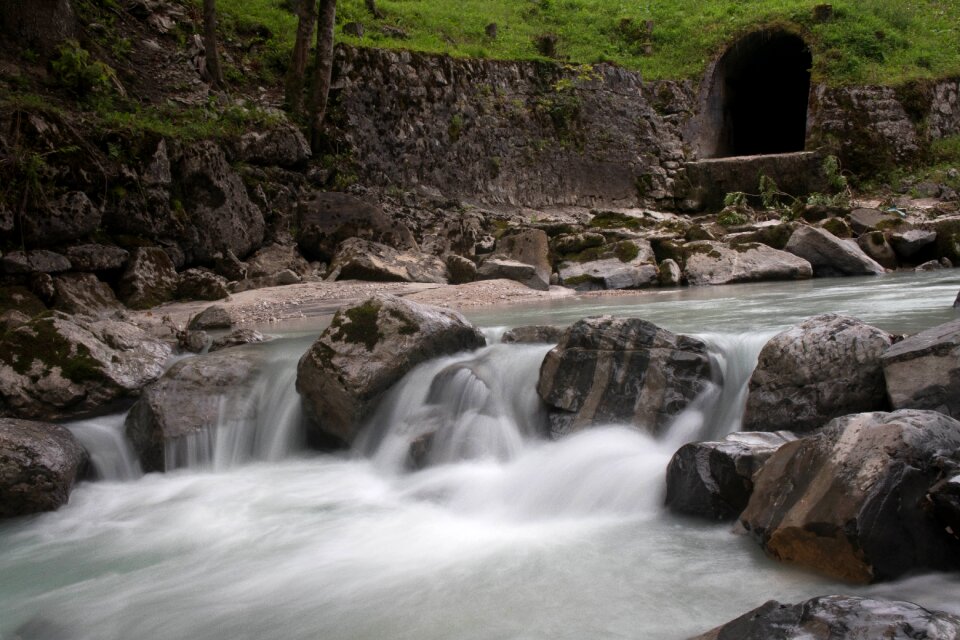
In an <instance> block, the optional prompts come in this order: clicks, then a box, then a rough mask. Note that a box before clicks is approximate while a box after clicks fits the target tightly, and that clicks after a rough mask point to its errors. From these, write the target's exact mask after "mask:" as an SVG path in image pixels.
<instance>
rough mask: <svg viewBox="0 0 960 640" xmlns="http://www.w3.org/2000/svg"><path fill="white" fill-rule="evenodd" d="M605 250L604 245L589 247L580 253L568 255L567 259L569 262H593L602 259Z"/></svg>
mask: <svg viewBox="0 0 960 640" xmlns="http://www.w3.org/2000/svg"><path fill="white" fill-rule="evenodd" d="M604 251H605V249H604V247H587V248H586V249H584V250H583V251H580V252H579V253H574V254H571V255H568V256H567V257H566V260H567V261H569V262H579V263H581V264H583V263H584V262H593V261H594V260H600V259H601V258H602V257H603V253H604Z"/></svg>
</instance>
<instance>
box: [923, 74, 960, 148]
mask: <svg viewBox="0 0 960 640" xmlns="http://www.w3.org/2000/svg"><path fill="white" fill-rule="evenodd" d="M932 94H933V95H932V100H931V105H930V116H929V118H928V120H927V135H928V136H929V137H930V139H931V140H939V139H940V138H946V137H947V136H955V135H960V78H953V79H951V80H944V81H943V82H940V83H938V84H937V85H936V86H934V88H933V91H932Z"/></svg>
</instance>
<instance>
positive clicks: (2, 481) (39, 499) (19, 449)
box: [0, 418, 87, 518]
mask: <svg viewBox="0 0 960 640" xmlns="http://www.w3.org/2000/svg"><path fill="white" fill-rule="evenodd" d="M86 466H87V452H86V451H85V450H84V448H83V447H82V446H81V445H80V443H79V442H77V439H76V438H74V437H73V434H72V433H70V432H69V431H68V430H67V429H66V428H65V427H62V426H60V425H57V424H47V423H43V422H30V421H28V420H15V419H11V418H0V518H9V517H13V516H24V515H28V514H31V513H38V512H41V511H53V510H54V509H58V508H59V507H61V506H62V505H64V504H66V502H67V500H68V498H69V497H70V491H71V489H72V488H73V485H74V483H75V482H76V481H77V479H78V478H79V477H80V476H82V475H83V473H84V471H85V469H86Z"/></svg>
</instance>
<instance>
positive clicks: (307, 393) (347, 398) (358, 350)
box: [297, 295, 486, 443]
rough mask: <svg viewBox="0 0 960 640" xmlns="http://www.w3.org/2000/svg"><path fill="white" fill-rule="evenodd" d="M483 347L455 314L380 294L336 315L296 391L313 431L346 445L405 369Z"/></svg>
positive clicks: (301, 371)
mask: <svg viewBox="0 0 960 640" xmlns="http://www.w3.org/2000/svg"><path fill="white" fill-rule="evenodd" d="M485 343H486V341H485V340H484V338H483V335H482V334H481V333H480V332H479V331H478V330H477V329H476V328H475V327H473V325H471V324H470V323H469V322H467V320H466V319H465V318H464V317H463V316H462V315H461V314H459V313H457V312H456V311H451V310H449V309H441V308H439V307H432V306H428V305H422V304H417V303H415V302H411V301H409V300H404V299H402V298H398V297H396V296H389V295H377V296H374V297H372V298H369V299H367V300H365V301H363V302H362V303H360V304H356V305H353V306H351V307H346V308H343V309H340V310H339V311H338V312H337V313H336V315H335V316H334V317H333V321H332V322H331V323H330V326H329V327H328V328H327V329H326V330H325V331H324V332H323V333H322V334H321V335H320V337H319V338H318V339H317V340H316V341H315V342H314V343H313V345H312V346H311V347H310V350H309V351H307V353H305V354H304V356H303V357H302V358H301V359H300V363H299V364H298V366H297V390H298V391H299V392H300V394H301V395H302V396H303V399H304V405H305V409H306V412H307V414H308V415H309V416H310V417H311V418H312V419H313V420H314V422H315V423H316V426H317V427H318V428H319V429H320V430H321V431H322V432H324V433H325V434H328V435H332V436H334V437H335V438H337V439H339V440H340V441H342V442H344V443H350V442H352V441H353V439H354V438H355V437H356V435H357V433H358V431H359V429H360V427H361V426H362V423H363V420H364V418H365V417H367V416H368V415H369V413H370V411H371V410H372V409H373V408H374V407H375V406H376V404H377V401H378V400H379V399H380V398H381V396H382V395H383V394H384V393H385V392H386V391H387V390H388V389H389V388H390V387H391V386H392V385H393V384H394V383H395V382H397V381H398V380H399V379H400V378H401V377H403V375H404V374H406V373H407V372H408V371H409V370H410V369H412V368H413V367H415V366H416V365H418V364H420V363H421V362H425V361H426V360H429V359H431V358H435V357H437V356H441V355H447V354H451V353H456V352H458V351H464V350H470V349H476V348H479V347H482V346H483V345H484V344H485Z"/></svg>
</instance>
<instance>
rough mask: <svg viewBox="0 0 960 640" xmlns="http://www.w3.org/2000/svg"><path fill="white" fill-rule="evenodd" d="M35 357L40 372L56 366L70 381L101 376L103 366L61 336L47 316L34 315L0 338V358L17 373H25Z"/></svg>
mask: <svg viewBox="0 0 960 640" xmlns="http://www.w3.org/2000/svg"><path fill="white" fill-rule="evenodd" d="M38 360H39V361H40V363H41V364H42V370H43V372H44V373H46V372H49V371H51V370H52V369H54V368H57V367H59V369H60V373H61V375H62V376H63V377H64V378H66V379H68V380H71V381H73V382H77V383H81V382H85V381H87V380H96V379H98V378H102V377H103V368H102V366H101V365H100V363H99V362H98V361H97V360H96V359H95V358H93V356H91V355H90V350H89V349H88V348H87V347H86V346H85V345H82V344H79V343H77V344H73V343H71V342H69V341H68V340H66V339H64V337H63V336H62V335H60V333H59V332H58V331H57V330H56V328H55V326H54V319H53V318H51V317H41V318H38V319H36V320H34V321H33V322H31V323H30V324H28V325H26V326H24V327H20V328H19V329H17V330H15V331H11V332H8V333H7V334H5V335H4V337H3V340H2V341H0V362H4V363H6V364H8V365H10V366H11V367H12V368H13V370H14V371H16V372H17V373H19V374H20V375H27V374H29V373H30V371H31V370H32V369H33V368H34V363H35V362H36V361H38Z"/></svg>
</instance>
